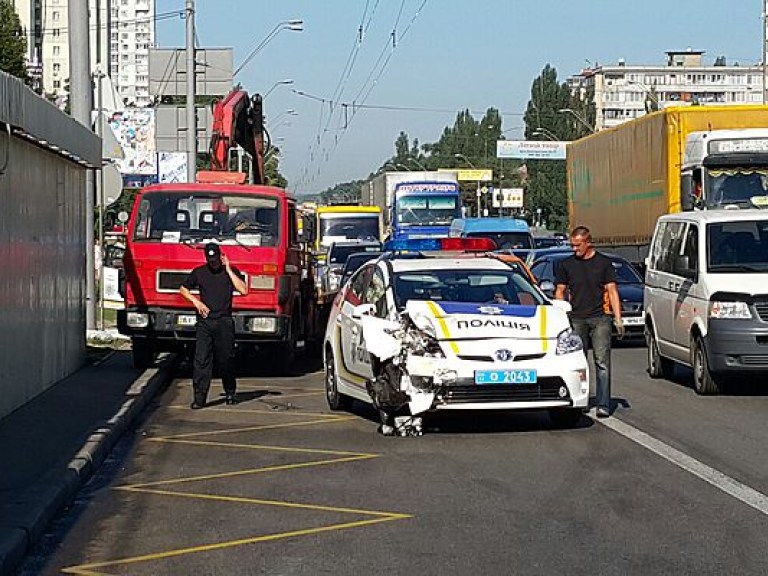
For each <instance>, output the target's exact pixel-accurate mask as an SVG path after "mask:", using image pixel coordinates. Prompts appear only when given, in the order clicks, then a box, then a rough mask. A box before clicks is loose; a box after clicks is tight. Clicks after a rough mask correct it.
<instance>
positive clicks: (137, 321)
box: [125, 312, 149, 328]
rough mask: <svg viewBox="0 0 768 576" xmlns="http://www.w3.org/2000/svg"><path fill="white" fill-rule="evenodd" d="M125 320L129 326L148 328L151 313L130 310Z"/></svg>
mask: <svg viewBox="0 0 768 576" xmlns="http://www.w3.org/2000/svg"><path fill="white" fill-rule="evenodd" d="M125 322H126V324H128V327H129V328H146V327H147V326H149V314H143V313H141V312H128V314H127V316H126V318H125Z"/></svg>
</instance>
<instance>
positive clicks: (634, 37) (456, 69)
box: [156, 0, 763, 193]
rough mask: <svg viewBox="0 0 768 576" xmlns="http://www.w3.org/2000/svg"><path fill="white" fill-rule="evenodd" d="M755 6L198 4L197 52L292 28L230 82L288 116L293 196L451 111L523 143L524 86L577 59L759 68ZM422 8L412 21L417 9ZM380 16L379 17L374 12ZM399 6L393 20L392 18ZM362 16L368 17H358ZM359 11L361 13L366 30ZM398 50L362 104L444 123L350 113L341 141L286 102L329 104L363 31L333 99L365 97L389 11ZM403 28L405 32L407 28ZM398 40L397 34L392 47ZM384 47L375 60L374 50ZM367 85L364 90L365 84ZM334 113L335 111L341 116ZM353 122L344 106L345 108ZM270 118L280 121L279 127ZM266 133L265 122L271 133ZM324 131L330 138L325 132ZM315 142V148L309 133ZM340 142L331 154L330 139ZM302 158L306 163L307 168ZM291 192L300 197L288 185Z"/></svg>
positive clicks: (725, 1) (172, 6)
mask: <svg viewBox="0 0 768 576" xmlns="http://www.w3.org/2000/svg"><path fill="white" fill-rule="evenodd" d="M762 3H763V2H762V0H680V1H679V2H671V1H669V0H643V1H642V2H640V1H637V0H537V1H529V0H475V1H470V0H427V1H426V3H425V2H424V0H379V1H378V2H377V0H276V1H273V2H264V1H259V0H197V11H198V15H197V26H198V37H199V42H200V45H201V46H204V47H222V46H233V47H234V49H235V65H236V66H237V65H238V64H239V63H240V62H241V61H242V60H243V59H244V58H245V56H246V55H247V54H248V52H249V51H250V50H251V49H252V48H253V47H254V46H255V45H256V44H258V43H259V42H260V41H261V40H262V39H264V37H265V36H267V34H269V33H270V31H271V30H272V29H273V28H274V27H275V25H276V24H277V23H279V22H281V21H285V20H289V19H294V18H296V19H302V20H303V21H304V31H303V32H290V31H285V30H284V31H282V32H280V33H279V34H278V35H277V36H275V38H274V39H273V40H272V41H271V42H270V43H269V44H268V45H267V46H266V47H265V48H264V49H263V50H262V51H261V52H260V53H259V54H258V55H257V56H256V57H255V58H254V59H253V61H252V62H251V63H250V64H249V65H248V67H247V68H246V69H245V70H244V71H243V72H242V73H241V74H240V75H239V76H238V78H237V80H238V81H240V82H241V83H242V84H243V87H244V88H245V89H246V90H248V91H249V92H262V93H264V92H266V91H267V90H269V89H270V87H272V86H273V84H274V83H275V82H277V81H278V80H283V79H288V78H290V79H293V80H294V85H293V86H279V87H278V88H276V89H275V90H274V91H273V92H272V93H271V94H270V96H269V98H268V99H267V100H266V102H265V113H266V115H267V123H268V125H269V122H270V119H274V118H277V117H278V115H280V113H282V112H283V111H285V110H286V109H294V110H296V112H298V116H294V117H292V118H290V121H291V125H290V126H287V125H283V126H280V127H278V128H276V129H275V130H273V132H274V134H273V137H282V138H284V139H285V140H284V141H282V142H280V143H279V145H280V146H281V147H282V149H283V151H284V154H283V159H282V162H281V169H282V172H283V173H284V174H285V175H286V176H287V177H288V179H289V187H291V188H294V187H296V189H295V191H296V192H298V193H305V192H319V191H322V190H323V189H325V188H327V187H328V186H332V185H333V184H335V183H337V182H343V181H346V180H351V179H356V178H363V177H365V176H367V175H368V173H369V172H371V171H372V170H375V169H376V168H377V167H378V166H380V165H381V164H382V163H383V162H384V160H386V158H388V157H389V156H391V155H392V154H393V151H394V149H393V143H394V140H395V138H396V137H397V135H398V133H399V132H400V130H405V131H406V132H407V133H408V135H409V136H410V137H411V138H414V137H416V138H418V139H419V140H420V141H421V142H422V143H423V142H432V141H434V140H436V139H437V138H438V137H439V135H440V133H441V132H442V130H443V128H444V127H445V126H446V125H451V124H453V120H454V118H455V115H456V112H457V111H458V110H459V109H462V108H470V109H471V110H473V111H474V112H476V115H477V117H479V116H480V115H482V113H483V112H484V111H485V110H486V109H487V108H488V107H489V106H494V107H496V108H498V109H500V110H501V111H502V112H503V113H508V115H505V116H504V126H503V129H504V130H508V132H507V133H506V134H507V137H511V138H514V137H519V136H520V131H519V129H518V128H517V127H520V126H521V124H522V119H521V116H520V114H521V112H522V111H523V110H524V109H525V106H526V103H527V101H528V96H529V90H530V85H531V81H532V80H533V79H534V77H535V76H537V75H538V73H539V72H540V71H541V69H542V67H543V66H544V65H545V64H547V63H551V64H552V65H553V66H555V67H556V68H557V70H558V73H559V77H560V79H561V80H564V79H565V78H566V77H567V76H568V75H570V74H572V73H574V72H577V71H578V70H579V69H581V68H582V67H584V66H585V65H586V60H587V59H588V60H589V61H591V62H593V63H594V62H599V63H606V64H607V63H615V62H617V61H618V59H619V58H625V59H626V61H627V63H629V64H647V63H662V62H663V61H664V51H665V50H676V49H686V48H689V47H691V48H695V49H702V50H706V55H705V59H706V60H705V61H706V62H707V63H711V62H712V61H713V60H714V58H715V57H716V56H719V55H725V56H726V57H727V58H728V61H729V63H730V62H732V61H738V62H739V63H740V64H742V65H746V64H754V63H756V62H759V61H760V50H761V43H762V22H761V12H762ZM422 4H424V7H423V9H422V11H421V13H420V14H419V16H418V17H417V18H416V19H415V20H413V19H414V15H415V14H416V11H417V9H418V8H419V7H420V6H421V5H422ZM183 5H184V2H183V0H156V10H157V12H158V13H163V12H167V11H169V10H176V9H180V8H183ZM374 6H375V7H376V10H375V12H374V11H373V9H374ZM401 6H402V12H400V10H401ZM366 8H367V10H366ZM364 12H365V13H366V16H365V20H363V15H364ZM399 13H400V22H399V24H398V26H397V37H398V42H397V46H396V48H395V50H394V51H393V52H392V54H391V58H390V60H389V63H388V65H387V67H386V68H385V69H384V70H383V73H381V76H380V79H379V81H378V83H376V85H375V86H373V88H372V89H371V90H370V93H369V95H368V97H367V99H366V100H365V102H366V104H369V105H384V106H397V107H416V108H430V109H440V110H447V111H448V112H439V111H438V112H426V111H419V112H411V111H386V110H375V109H360V110H358V112H357V114H356V115H355V117H354V118H353V120H352V121H351V122H350V123H349V125H348V127H347V129H346V130H343V131H340V130H339V128H340V126H341V125H342V123H341V120H340V118H341V114H340V112H339V113H338V114H337V115H336V116H334V117H333V119H332V120H331V122H330V123H328V119H327V116H328V114H327V113H328V104H325V113H324V115H323V116H322V119H321V108H322V106H323V105H322V104H321V103H320V102H317V101H313V100H310V99H307V98H302V97H300V96H297V95H295V94H293V93H292V92H291V89H292V88H293V89H295V90H301V91H304V92H306V93H309V94H313V95H317V96H319V97H322V98H326V99H331V98H332V96H333V94H334V91H335V90H336V88H337V86H338V85H339V79H340V77H341V75H342V71H343V70H344V67H345V64H346V63H347V60H348V57H349V55H350V53H351V50H352V47H353V45H354V42H355V38H356V35H357V31H358V28H359V26H360V24H361V22H362V23H363V26H364V27H367V33H366V34H365V36H364V38H363V42H362V44H360V45H359V50H358V52H357V56H356V59H355V63H354V67H353V69H352V71H351V73H350V74H349V77H348V79H347V81H346V82H344V83H343V93H342V96H341V98H340V99H339V101H341V102H349V103H351V102H352V101H353V100H355V99H356V97H357V98H358V101H359V100H360V98H361V97H358V95H359V94H361V89H362V94H366V93H367V92H368V88H363V87H364V86H365V81H366V79H368V78H369V77H371V74H372V71H373V76H372V77H373V78H376V77H378V76H379V70H381V67H380V66H379V68H374V65H375V63H376V61H377V59H378V58H379V55H380V54H382V53H383V54H384V57H385V58H386V56H388V55H389V54H390V52H391V50H390V49H389V48H387V49H384V46H385V45H386V43H387V38H388V37H389V36H390V34H391V32H392V30H393V26H394V24H395V21H396V20H397V17H398V14H399ZM412 20H413V24H412V26H411V27H410V29H409V30H408V31H407V33H405V34H404V32H405V30H406V27H408V26H409V24H410V23H411V22H412ZM401 36H402V37H401ZM157 41H158V43H159V45H160V46H180V45H182V44H183V42H184V23H183V21H181V20H176V19H173V20H166V21H161V22H159V23H158V25H157ZM390 46H391V41H390ZM383 49H384V52H382V50H383ZM367 86H368V87H370V82H369V84H368V85H367ZM338 110H339V111H340V110H341V108H338ZM348 110H349V114H350V115H351V113H352V111H351V108H350V109H348ZM284 118H286V116H283V117H282V118H278V124H279V123H280V122H282V119H284ZM273 125H274V122H273ZM326 125H327V126H328V130H329V131H327V132H323V128H325V127H326ZM319 133H320V134H323V137H322V139H321V143H320V145H318V143H317V137H318V134H319ZM337 137H338V138H340V140H339V141H338V143H337V142H336V138H337ZM310 149H311V151H312V155H313V158H312V160H310ZM300 183H301V185H300V186H298V187H297V185H299V184H300Z"/></svg>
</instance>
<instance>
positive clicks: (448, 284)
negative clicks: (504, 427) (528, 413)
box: [324, 238, 589, 435]
mask: <svg viewBox="0 0 768 576" xmlns="http://www.w3.org/2000/svg"><path fill="white" fill-rule="evenodd" d="M487 242H490V244H489V245H486V243H487ZM492 247H493V242H492V241H486V240H485V239H458V238H445V239H428V240H418V241H407V240H406V241H402V240H397V241H394V242H391V243H387V245H386V246H385V250H386V251H388V252H387V254H385V255H384V256H382V257H381V258H379V259H378V260H376V261H374V262H369V263H367V264H365V265H364V266H363V267H361V268H360V269H359V270H358V271H357V272H356V273H355V275H354V276H352V277H351V278H350V280H349V281H348V282H347V283H346V285H345V286H344V287H343V288H342V290H341V291H340V292H339V293H338V295H337V296H336V299H335V300H334V303H333V307H332V310H331V313H330V318H329V321H328V327H327V330H326V335H325V345H324V362H325V387H326V395H327V399H328V405H329V406H330V408H331V409H333V410H339V409H343V408H348V407H349V404H350V403H351V400H352V399H353V398H354V399H357V400H361V401H363V402H367V403H370V404H373V405H374V406H375V407H376V408H377V409H378V410H379V413H380V415H381V418H382V427H381V430H382V432H384V433H385V434H399V435H418V434H420V433H421V416H420V415H421V414H423V413H425V412H427V411H435V410H456V409H470V410H478V409H503V410H510V409H521V410H530V409H536V408H541V409H548V410H549V413H550V416H551V418H552V420H553V421H554V422H555V424H557V425H559V426H572V425H574V424H575V423H576V422H577V421H578V419H579V418H580V416H581V413H582V411H583V409H584V408H585V407H586V406H587V402H588V397H589V378H588V368H587V361H586V358H585V356H584V353H583V351H582V344H581V340H580V339H579V338H578V337H577V336H575V334H573V333H572V332H571V328H570V323H569V320H568V316H567V311H568V310H569V308H570V305H569V304H567V303H565V302H558V301H554V302H552V301H549V300H548V299H547V298H546V297H545V296H544V295H543V294H542V293H541V291H540V290H539V289H538V288H536V287H535V286H533V285H532V284H531V283H530V281H529V280H528V279H527V278H526V277H525V276H524V275H522V274H521V273H519V272H516V271H514V270H513V269H510V268H509V267H508V266H507V265H506V264H504V263H503V262H501V261H499V260H497V259H495V258H493V257H492V256H490V255H485V254H477V253H474V254H473V253H466V252H464V253H461V251H462V250H464V251H466V250H475V251H478V250H479V251H487V250H488V249H492ZM440 250H442V251H443V252H440ZM446 250H451V251H452V252H446ZM435 251H436V252H435ZM455 251H460V252H459V253H457V252H455Z"/></svg>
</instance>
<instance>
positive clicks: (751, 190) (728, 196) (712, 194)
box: [707, 168, 768, 206]
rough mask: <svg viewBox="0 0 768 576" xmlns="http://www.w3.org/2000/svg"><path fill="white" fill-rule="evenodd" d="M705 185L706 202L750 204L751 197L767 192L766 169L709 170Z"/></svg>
mask: <svg viewBox="0 0 768 576" xmlns="http://www.w3.org/2000/svg"><path fill="white" fill-rule="evenodd" d="M707 175H708V186H707V204H709V205H710V206H720V205H723V204H744V205H751V204H752V198H755V197H758V198H760V197H765V196H766V194H768V171H766V170H757V169H755V170H751V169H745V168H734V169H728V170H709V171H708V173H707Z"/></svg>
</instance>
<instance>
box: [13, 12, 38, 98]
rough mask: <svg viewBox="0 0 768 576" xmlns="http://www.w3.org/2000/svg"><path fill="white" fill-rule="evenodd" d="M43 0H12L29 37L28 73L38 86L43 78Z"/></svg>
mask: <svg viewBox="0 0 768 576" xmlns="http://www.w3.org/2000/svg"><path fill="white" fill-rule="evenodd" d="M42 2H43V0H12V4H13V6H14V8H15V9H16V13H17V14H18V15H19V20H20V22H21V27H22V28H23V29H24V32H25V33H26V37H27V55H26V63H27V73H28V74H29V76H30V78H32V81H33V82H32V84H33V86H34V87H37V85H38V84H39V82H40V81H41V79H42V74H43V71H42V54H43V29H42V28H43V5H42Z"/></svg>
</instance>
